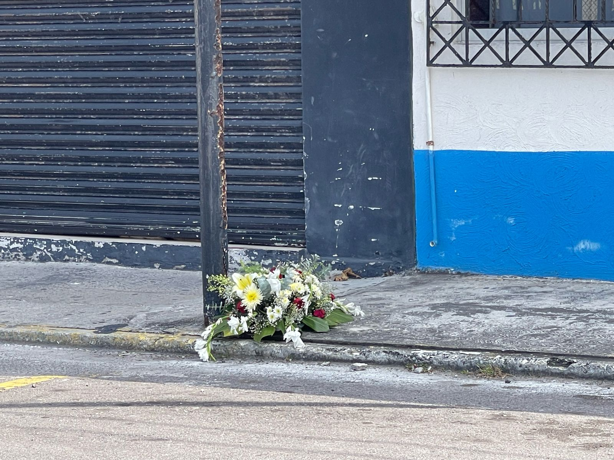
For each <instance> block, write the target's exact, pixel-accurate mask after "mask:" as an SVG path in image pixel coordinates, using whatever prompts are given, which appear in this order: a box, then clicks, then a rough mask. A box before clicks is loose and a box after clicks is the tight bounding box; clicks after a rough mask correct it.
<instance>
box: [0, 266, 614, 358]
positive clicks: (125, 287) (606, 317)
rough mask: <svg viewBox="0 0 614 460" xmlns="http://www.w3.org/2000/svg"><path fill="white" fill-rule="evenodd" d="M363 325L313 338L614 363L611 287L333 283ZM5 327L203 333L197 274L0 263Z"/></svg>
mask: <svg viewBox="0 0 614 460" xmlns="http://www.w3.org/2000/svg"><path fill="white" fill-rule="evenodd" d="M334 288H335V291H336V292H337V294H338V296H339V297H345V298H347V300H351V301H354V302H356V303H357V304H359V305H360V306H361V307H362V308H363V310H364V311H365V313H366V317H365V318H364V319H361V320H358V321H356V322H354V323H351V324H347V325H344V326H341V327H339V328H336V329H334V330H333V331H331V333H329V334H314V333H306V334H305V337H304V338H305V340H306V341H312V342H313V341H317V342H320V343H329V344H350V345H351V344H357V345H375V344H378V345H383V346H394V347H398V346H406V347H422V348H428V347H439V348H443V349H460V350H492V351H496V352H498V351H507V350H512V351H523V352H533V353H545V354H553V355H581V356H591V357H595V358H611V357H613V355H614V351H613V346H612V345H613V343H614V340H613V339H612V337H614V283H607V282H591V281H575V280H555V279H537V278H512V277H487V276H467V275H447V274H409V275H406V276H392V277H388V278H371V279H364V280H353V281H348V282H342V283H334ZM0 292H2V297H1V298H0V324H4V325H6V326H23V325H45V326H52V327H65V328H84V329H95V330H98V331H99V332H100V333H103V334H104V333H108V332H113V331H114V330H117V329H121V330H123V331H136V332H171V333H178V332H183V333H196V332H198V331H200V329H201V327H202V316H201V311H202V303H201V280H200V276H199V274H198V273H197V272H185V271H173V270H168V271H165V270H152V269H135V268H123V267H110V266H105V265H98V264H91V263H88V264H75V263H65V264H37V263H32V262H3V263H0Z"/></svg>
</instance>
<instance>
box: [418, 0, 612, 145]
mask: <svg viewBox="0 0 614 460" xmlns="http://www.w3.org/2000/svg"><path fill="white" fill-rule="evenodd" d="M411 1H412V11H413V12H414V13H416V12H424V11H425V8H426V0H411ZM412 29H413V47H414V62H413V66H414V67H413V83H412V87H413V100H414V103H413V118H414V148H415V149H416V150H424V149H426V148H427V145H426V142H427V135H426V126H427V124H426V97H425V84H424V82H425V72H426V31H425V25H424V24H423V23H418V22H416V21H415V19H414V20H413V23H412ZM430 72H431V81H432V103H433V124H434V138H435V139H434V140H435V149H436V150H447V149H455V150H491V151H531V152H544V151H614V70H607V69H546V68H541V69H492V68H431V69H430Z"/></svg>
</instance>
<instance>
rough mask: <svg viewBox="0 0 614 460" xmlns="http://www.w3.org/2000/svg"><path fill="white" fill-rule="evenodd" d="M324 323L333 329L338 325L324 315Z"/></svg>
mask: <svg viewBox="0 0 614 460" xmlns="http://www.w3.org/2000/svg"><path fill="white" fill-rule="evenodd" d="M324 321H326V322H327V323H328V325H329V326H330V327H335V326H338V325H339V324H340V323H338V322H337V321H335V319H334V318H332V317H331V316H330V315H326V317H325V318H324Z"/></svg>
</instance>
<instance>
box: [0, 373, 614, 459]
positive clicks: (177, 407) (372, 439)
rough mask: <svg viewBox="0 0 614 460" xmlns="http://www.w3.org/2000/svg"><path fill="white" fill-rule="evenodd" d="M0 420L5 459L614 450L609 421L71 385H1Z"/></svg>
mask: <svg viewBox="0 0 614 460" xmlns="http://www.w3.org/2000/svg"><path fill="white" fill-rule="evenodd" d="M12 379H13V377H12V376H0V385H2V382H7V381H10V380H12ZM0 414H1V416H0V417H1V423H0V437H1V439H2V440H3V441H2V453H1V455H2V458H7V459H8V458H10V459H29V458H49V459H66V458H70V459H90V458H100V459H107V458H108V459H139V458H189V457H192V458H201V459H219V458H228V459H246V458H247V459H270V458H278V459H296V458H310V459H346V460H347V459H382V460H393V459H422V458H429V459H450V458H453V459H458V460H464V459H476V458H479V459H508V458H522V459H574V460H576V459H602V458H608V457H609V456H610V455H611V453H612V450H613V449H614V444H613V442H612V439H614V422H613V421H612V420H610V419H605V418H597V417H586V416H577V415H553V414H536V413H528V412H507V411H481V410H472V409H459V408H451V407H446V406H441V405H436V406H433V405H417V404H408V403H399V402H392V403H391V402H387V401H381V400H370V401H366V400H360V399H351V398H338V397H330V396H314V395H309V396H305V395H302V394H288V393H273V392H267V391H249V390H234V389H227V388H224V389H219V388H215V387H192V386H187V385H174V384H166V385H160V384H153V383H134V382H118V381H102V380H88V379H75V378H68V379H54V380H49V381H46V382H42V383H38V384H36V385H27V386H23V387H20V388H13V389H10V390H5V391H1V387H0Z"/></svg>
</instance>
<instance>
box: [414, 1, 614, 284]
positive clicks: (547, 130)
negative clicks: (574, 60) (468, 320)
mask: <svg viewBox="0 0 614 460" xmlns="http://www.w3.org/2000/svg"><path fill="white" fill-rule="evenodd" d="M425 3H426V2H425V1H424V0H412V8H413V11H414V12H421V11H424V9H425ZM412 28H413V49H414V57H413V66H414V68H413V83H412V89H413V129H414V162H415V180H416V222H417V241H416V247H417V259H418V266H419V267H420V268H423V269H426V268H429V269H455V270H458V271H468V272H476V273H487V274H510V275H530V276H559V277H573V278H596V279H604V280H612V281H614V71H613V70H596V69H578V70H574V69H556V70H555V69H545V68H544V69H488V68H432V69H431V70H430V73H431V82H432V89H431V91H432V108H433V118H432V119H433V129H434V136H433V137H434V142H435V153H434V160H435V161H434V164H435V183H436V187H435V191H436V193H435V199H436V205H437V213H436V216H433V215H432V212H431V194H430V188H429V187H430V183H429V161H428V150H427V149H428V147H427V145H426V143H427V141H428V134H427V104H426V91H425V80H426V78H425V76H426V75H425V73H426V65H425V62H426V57H425V52H426V44H425V30H424V25H423V24H421V23H418V22H416V21H415V20H414V21H413V23H412ZM433 219H435V223H436V227H437V231H438V239H437V244H436V245H435V246H434V247H433V246H431V245H430V242H431V241H432V240H433V229H432V222H433ZM408 243H409V242H408Z"/></svg>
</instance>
